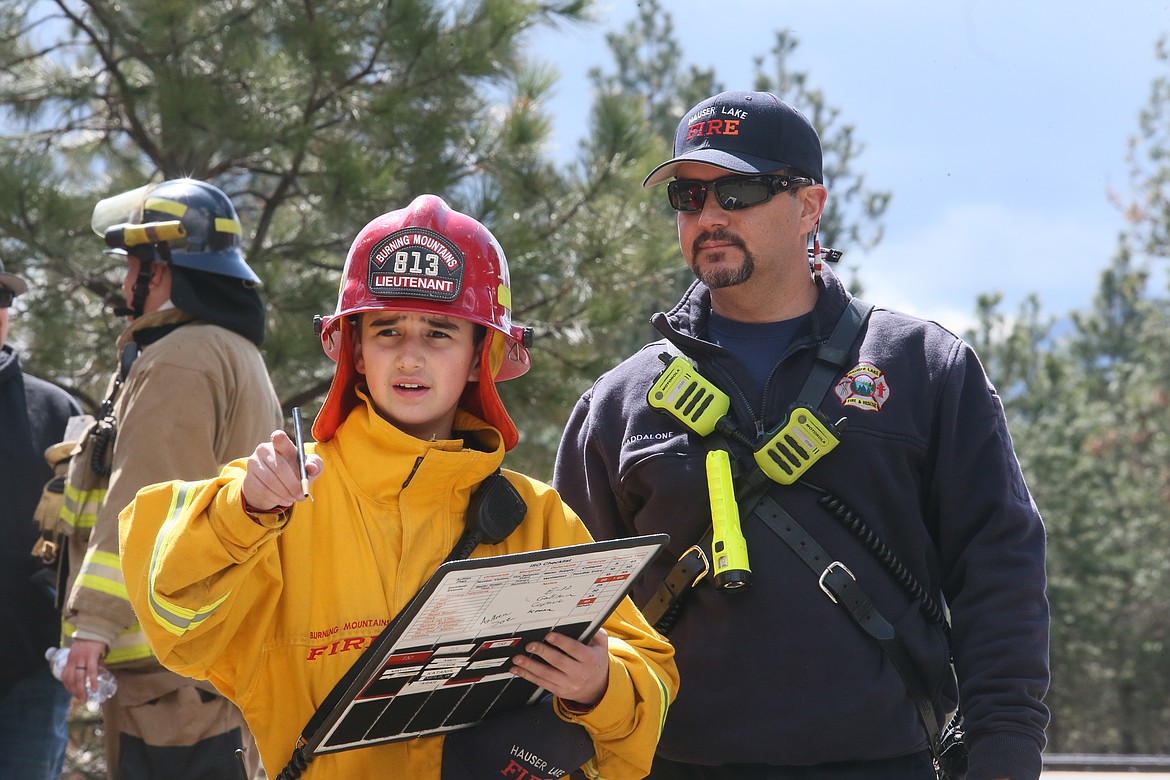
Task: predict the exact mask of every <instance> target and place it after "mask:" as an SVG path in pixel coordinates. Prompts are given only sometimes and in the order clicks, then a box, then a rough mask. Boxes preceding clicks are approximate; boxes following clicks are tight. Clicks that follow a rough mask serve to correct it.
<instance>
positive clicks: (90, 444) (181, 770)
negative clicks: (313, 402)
mask: <svg viewBox="0 0 1170 780" xmlns="http://www.w3.org/2000/svg"><path fill="white" fill-rule="evenodd" d="M93 228H94V231H95V232H97V233H98V235H101V236H103V237H104V238H105V242H106V245H107V246H108V247H110V251H111V252H112V253H114V254H118V255H121V256H123V257H124V258H125V260H126V276H125V280H124V283H123V292H124V293H125V295H126V301H127V304H128V305H127V307H126V308H124V309H120V310H118V313H119V314H123V315H125V316H127V317H128V318H129V320H130V323H129V325H128V326H127V327H126V329H125V330H124V331H123V333H122V335H121V336H120V337H119V339H118V355H119V367H118V371H117V373H116V374H115V376H114V378H113V379H112V381H111V389H110V392H109V396H108V398H107V401H106V407H105V408H104V409H103V419H102V420H99V421H98V422H97V424H96V425H95V426H94V427H93V428H92V429H91V430H90V431H89V432H88V434H87V435H86V437H85V438H84V439H83V441H82V445H81V447H80V452H79V453H77V454H75V455H74V456H73V460H72V463H71V465H70V472H69V484H68V486H67V489H66V507H65V511H64V513H63V518H64V520H65V521H66V524H67V528H68V531H69V534H70V544H69V555H70V558H69V564H70V578H69V591H70V595H69V599H68V602H67V604H66V612H65V615H64V617H65V623H66V636H67V637H71V639H72V649H71V653H70V664H69V667H68V668H67V669H66V670H65V672H64V674H63V675H62V680H63V682H64V683H65V684H66V686H67V687H68V688H69V689H70V690H71V691H72V692H73V694H74V695H75V696H78V697H84V696H85V689H86V685H87V683H90V684H92V682H93V681H94V678H95V675H96V670H97V667H98V665H99V664H100V663H105V664H106V665H108V666H109V667H110V668H111V670H112V671H113V672H114V675H115V677H116V678H117V682H118V691H117V694H116V695H115V696H114V697H113V698H112V699H111V700H110V701H108V702H106V703H105V704H103V705H102V712H103V715H104V718H105V725H106V760H107V765H108V776H109V777H110V778H111V780H117V778H120V777H134V778H148V777H149V778H159V780H162V779H163V778H166V780H176V779H178V778H185V777H191V778H196V777H199V778H202V777H235V776H239V774H240V771H241V769H240V763H239V758H238V757H237V755H236V751H237V750H240V749H243V750H244V751H245V752H244V754H243V756H244V760H245V762H246V764H247V765H248V767H249V774H250V775H254V774H255V773H256V772H258V771H259V769H258V767H259V757H258V755H257V754H256V750H255V745H254V742H253V741H252V738H251V735H250V734H249V732H248V730H247V726H246V724H245V723H244V720H243V717H242V715H241V714H240V712H239V710H238V709H236V707H235V706H234V705H233V704H231V702H229V701H228V700H227V699H225V698H223V697H222V696H220V695H218V694H217V693H216V691H215V689H214V688H213V687H212V686H211V685H210V684H209V683H207V682H197V681H194V680H190V679H187V678H185V677H181V676H179V675H177V674H175V673H173V672H170V671H168V670H166V669H164V668H163V667H162V666H161V665H160V664H159V663H158V661H157V660H156V659H155V658H154V656H153V655H152V654H151V652H150V648H149V647H148V645H147V643H146V639H145V636H144V635H143V633H142V629H141V626H140V625H139V623H138V620H137V618H136V617H135V614H134V612H133V610H132V609H131V606H130V602H129V600H128V599H127V596H126V590H125V585H124V583H123V580H122V570H121V564H120V560H119V555H118V513H119V512H120V511H121V510H122V508H123V507H125V506H126V505H127V504H129V503H130V501H131V500H133V498H134V495H135V493H137V491H138V490H139V489H140V488H142V487H144V486H146V485H149V484H153V483H156V482H162V481H164V480H169V479H200V478H205V477H211V476H214V475H215V474H216V473H218V471H219V469H220V467H221V466H222V465H223V464H225V463H227V462H229V461H230V460H232V459H234V458H237V457H241V456H244V455H247V454H248V453H250V452H251V451H252V450H253V449H254V448H255V446H256V444H257V443H259V442H260V441H263V440H266V439H267V437H268V436H269V434H270V433H271V432H272V431H273V430H274V429H275V428H278V427H280V426H281V423H282V415H281V412H280V404H279V402H278V400H277V397H276V393H275V391H274V390H273V387H272V383H271V381H270V380H269V377H268V372H267V370H266V368H265V366H264V361H263V359H262V357H261V355H260V351H259V345H260V343H261V342H262V340H263V337H264V307H263V304H262V303H261V301H260V297H259V295H258V294H257V291H256V287H257V285H258V284H259V283H260V279H259V277H257V276H256V274H255V272H253V271H252V269H251V268H250V267H249V266H248V264H247V263H246V262H245V260H244V257H243V254H242V252H241V248H240V236H241V226H240V221H239V218H238V217H237V215H236V211H235V207H234V206H233V205H232V203H231V201H230V200H229V199H228V197H227V196H226V195H225V194H224V193H223V192H221V191H220V190H219V189H217V188H216V187H213V186H212V185H210V184H207V183H205V182H201V181H196V180H193V179H174V180H170V181H165V182H162V183H161V184H157V185H148V186H146V187H142V188H139V189H136V190H133V191H131V192H127V193H123V194H121V195H118V196H114V197H111V198H107V199H106V200H103V201H101V202H100V203H98V204H97V206H96V207H95V209H94V215H93ZM103 658H104V661H103Z"/></svg>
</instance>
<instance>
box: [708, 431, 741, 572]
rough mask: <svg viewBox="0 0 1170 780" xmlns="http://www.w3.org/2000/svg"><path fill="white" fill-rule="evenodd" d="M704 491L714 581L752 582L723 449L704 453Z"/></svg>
mask: <svg viewBox="0 0 1170 780" xmlns="http://www.w3.org/2000/svg"><path fill="white" fill-rule="evenodd" d="M707 491H708V493H709V494H710V497H711V528H712V530H713V533H712V536H711V556H712V565H713V567H714V569H715V585H716V586H718V587H720V588H724V589H725V590H735V589H738V588H743V587H746V586H748V585H750V584H751V582H752V569H751V565H750V564H749V562H748V551H747V540H746V539H744V538H743V530H742V529H741V528H740V525H739V505H738V504H737V503H736V502H735V489H734V487H733V485H732V482H731V458H730V457H728V455H727V452H726V451H724V450H711V451H709V452H708V453H707Z"/></svg>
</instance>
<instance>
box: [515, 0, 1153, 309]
mask: <svg viewBox="0 0 1170 780" xmlns="http://www.w3.org/2000/svg"><path fill="white" fill-rule="evenodd" d="M663 6H664V7H665V8H666V9H667V10H668V11H669V13H670V14H671V15H672V17H673V19H674V23H675V30H676V35H677V36H678V38H679V41H680V42H681V44H682V47H683V50H684V52H685V53H686V57H687V59H688V61H690V62H693V63H694V64H696V65H698V66H700V67H704V68H714V69H715V71H716V73H717V76H718V78H719V80H720V81H721V82H722V83H723V84H724V85H725V86H726V87H727V88H729V89H740V88H744V89H746V88H750V86H751V76H752V65H753V62H752V61H753V58H754V57H757V56H765V57H767V56H768V52H769V50H770V49H771V48H772V46H773V44H774V40H775V33H776V31H777V30H781V29H787V30H790V31H791V32H792V33H793V34H794V35H795V36H796V37H797V39H798V40H799V43H800V45H799V47H798V48H797V49H796V51H795V53H794V54H793V55H792V57H791V67H792V68H793V69H796V70H801V71H805V72H807V73H808V75H809V83H810V85H811V86H812V87H814V88H819V89H821V90H823V92H824V93H825V95H826V98H827V100H828V102H829V104H830V105H832V106H835V107H837V108H839V109H840V110H841V117H840V121H842V122H845V123H850V124H853V125H854V126H855V127H856V129H857V134H858V136H859V137H860V140H861V141H862V142H863V143H864V145H865V151H864V152H863V154H862V155H861V156H860V158H859V161H858V167H859V169H860V170H861V171H863V172H864V173H865V175H866V177H867V180H868V183H869V185H870V186H871V187H873V188H875V189H880V190H888V191H891V192H892V193H893V196H894V197H893V201H892V203H891V205H890V208H889V210H888V212H887V215H886V218H885V221H884V222H885V238H884V240H883V241H882V243H881V244H880V245H879V246H878V247H877V248H875V249H873V250H871V251H869V252H866V253H863V252H861V251H860V250H856V251H852V252H848V253H847V256H846V263H845V265H846V266H847V267H849V268H856V269H857V270H858V273H859V276H860V279H861V281H862V282H863V284H864V285H865V289H866V297H867V298H869V299H871V300H873V301H875V302H878V303H881V304H883V305H887V306H893V307H895V308H900V309H902V310H904V311H909V312H911V313H914V314H918V315H920V316H924V317H928V318H931V319H935V320H938V321H939V322H941V323H942V324H944V325H946V326H947V327H949V328H951V329H952V330H957V331H961V330H963V329H964V328H966V327H968V326H969V325H970V324H971V323H972V321H973V313H974V310H975V299H976V296H977V295H978V294H980V293H986V292H1000V293H1002V294H1003V296H1004V300H1005V306H1006V307H1007V309H1008V311H1009V312H1014V311H1015V308H1016V305H1017V304H1018V302H1019V301H1021V300H1022V299H1023V298H1024V297H1025V296H1026V295H1028V294H1030V293H1036V294H1037V295H1038V296H1039V297H1040V300H1041V302H1042V305H1043V308H1044V311H1045V312H1046V313H1048V314H1051V315H1063V314H1066V313H1067V312H1068V311H1070V310H1073V309H1081V308H1084V307H1086V306H1088V305H1089V303H1090V301H1091V298H1092V295H1093V291H1094V289H1095V287H1096V282H1097V277H1098V274H1099V273H1100V271H1101V270H1103V269H1104V267H1105V266H1106V265H1107V263H1108V262H1109V260H1110V259H1111V258H1112V256H1113V255H1114V253H1115V251H1116V247H1117V237H1118V234H1119V233H1120V232H1121V231H1122V230H1123V228H1124V223H1123V220H1122V215H1121V212H1120V210H1119V209H1118V208H1117V206H1116V205H1114V201H1113V200H1112V199H1111V197H1112V196H1115V195H1116V196H1120V197H1121V198H1122V199H1126V198H1128V197H1129V195H1130V182H1129V175H1128V169H1127V165H1126V144H1127V141H1128V139H1129V138H1130V137H1131V136H1133V135H1135V134H1136V132H1137V128H1138V124H1137V123H1138V113H1139V112H1140V111H1141V109H1142V108H1143V107H1144V106H1145V105H1146V103H1147V100H1148V96H1149V94H1150V85H1151V84H1152V82H1153V80H1154V79H1155V78H1156V77H1157V76H1170V67H1167V66H1166V65H1165V64H1164V63H1158V62H1157V60H1156V59H1155V44H1156V42H1157V41H1158V39H1159V38H1160V37H1161V36H1164V35H1167V34H1170V0H1117V2H1108V3H1106V2H1093V3H1090V2H1078V1H1076V0H1073V1H1072V2H1070V1H1069V0H1064V1H1063V2H1061V1H1060V0H1014V1H1010V0H935V2H926V0H881V1H879V0H819V1H818V2H807V1H806V2H799V3H798V2H792V1H791V0H722V2H710V0H707V1H706V2H702V1H700V0H675V2H664V3H663ZM635 8H636V4H635V3H634V2H629V1H628V0H627V1H620V0H599V3H598V6H597V11H598V16H599V17H600V21H599V23H598V24H596V25H592V26H586V27H570V28H563V29H560V30H558V31H555V32H551V33H544V34H542V37H541V39H540V40H538V41H536V42H535V50H534V55H535V56H536V57H537V58H539V59H541V60H544V61H547V62H552V63H555V64H556V66H557V67H558V68H559V70H560V72H561V80H560V81H559V82H558V86H557V97H556V98H555V99H554V101H553V102H552V110H553V111H554V112H555V114H556V128H557V130H556V139H555V143H556V146H557V148H556V150H555V152H556V153H557V154H558V155H564V156H565V157H570V156H572V155H574V154H575V149H576V145H577V143H578V141H579V140H580V130H579V128H582V127H584V126H585V122H586V119H587V111H588V107H589V105H590V104H591V102H592V101H591V100H588V99H585V96H587V94H588V90H589V83H588V80H587V79H586V72H587V71H588V70H589V68H591V67H594V66H601V67H602V68H603V69H606V70H612V68H613V62H612V59H611V58H610V55H609V51H608V48H607V47H606V46H605V41H604V33H605V31H607V30H611V29H619V28H620V27H622V26H624V24H625V23H626V22H627V21H629V20H630V19H631V18H632V17H633V16H634V11H635ZM767 62H768V60H766V64H767ZM827 184H828V185H829V187H830V190H831V189H832V182H827ZM680 262H681V261H680Z"/></svg>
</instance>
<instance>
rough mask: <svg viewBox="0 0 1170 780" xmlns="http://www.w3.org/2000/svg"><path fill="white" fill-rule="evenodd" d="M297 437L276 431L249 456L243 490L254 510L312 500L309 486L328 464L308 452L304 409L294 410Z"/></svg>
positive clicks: (281, 508) (282, 507)
mask: <svg viewBox="0 0 1170 780" xmlns="http://www.w3.org/2000/svg"><path fill="white" fill-rule="evenodd" d="M293 436H294V438H289V435H288V434H287V433H285V432H284V431H275V432H273V434H272V437H271V439H270V440H269V441H266V442H262V443H261V444H260V445H259V446H257V447H256V450H255V451H254V452H253V453H252V455H251V456H250V457H249V458H248V463H247V470H248V473H247V474H246V475H245V476H244V484H243V487H242V493H243V496H244V505H245V508H246V509H248V510H249V511H252V512H262V513H265V514H267V513H272V512H283V511H285V510H287V509H288V508H289V507H291V506H292V505H293V504H295V503H296V502H298V501H303V500H304V499H306V498H308V499H310V500H311V499H312V496H311V495H310V494H309V486H310V485H312V484H313V482H314V481H315V480H316V479H317V477H319V476H320V475H321V471H322V469H323V468H324V463H323V462H322V461H321V458H320V456H318V455H317V454H315V453H314V454H307V453H306V452H305V440H304V428H303V426H302V422H301V410H300V409H299V408H296V409H293Z"/></svg>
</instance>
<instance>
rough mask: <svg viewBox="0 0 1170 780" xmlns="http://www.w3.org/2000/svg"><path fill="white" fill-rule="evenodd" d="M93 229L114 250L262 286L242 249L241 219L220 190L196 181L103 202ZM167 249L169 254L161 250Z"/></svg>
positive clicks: (168, 184) (182, 181)
mask: <svg viewBox="0 0 1170 780" xmlns="http://www.w3.org/2000/svg"><path fill="white" fill-rule="evenodd" d="M91 225H92V227H93V230H94V232H95V233H97V234H98V235H99V236H102V237H103V238H104V239H105V241H106V245H107V246H108V247H109V248H110V249H113V250H124V251H127V252H131V251H133V252H134V253H135V254H139V253H140V252H141V251H142V249H144V248H145V247H147V246H153V247H154V248H155V256H154V259H158V260H162V261H164V262H169V263H171V264H173V265H176V266H179V267H180V268H187V269H190V270H192V271H201V272H204V273H211V274H218V275H220V276H226V277H230V278H233V279H241V280H243V281H245V282H249V283H251V284H257V285H258V284H260V277H258V276H257V275H256V273H255V272H254V271H253V270H252V269H251V267H249V266H248V264H247V262H245V260H244V254H243V252H242V251H241V249H240V239H241V234H242V232H243V231H242V229H241V227H240V218H239V217H238V216H236V209H235V207H234V206H233V205H232V202H231V200H230V199H229V198H228V196H227V195H225V194H224V193H223V192H222V191H221V190H220V189H218V188H217V187H214V186H212V185H210V184H208V183H206V182H202V181H198V180H196V179H171V180H169V181H164V182H162V183H161V184H148V185H146V186H145V187H139V188H137V189H134V190H131V191H129V192H124V193H122V194H120V195H114V196H112V197H109V198H106V199H105V200H102V201H100V202H98V204H97V205H96V206H95V207H94V210H93V218H92V220H91ZM163 247H165V251H159V249H160V248H163Z"/></svg>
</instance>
